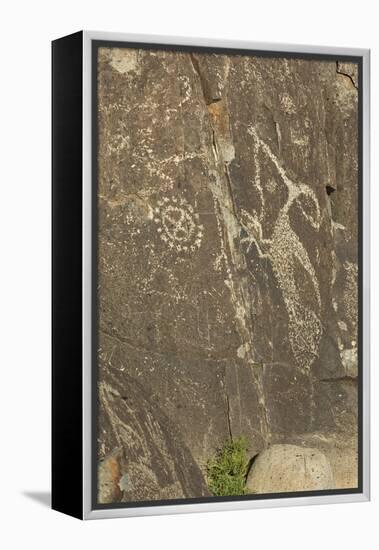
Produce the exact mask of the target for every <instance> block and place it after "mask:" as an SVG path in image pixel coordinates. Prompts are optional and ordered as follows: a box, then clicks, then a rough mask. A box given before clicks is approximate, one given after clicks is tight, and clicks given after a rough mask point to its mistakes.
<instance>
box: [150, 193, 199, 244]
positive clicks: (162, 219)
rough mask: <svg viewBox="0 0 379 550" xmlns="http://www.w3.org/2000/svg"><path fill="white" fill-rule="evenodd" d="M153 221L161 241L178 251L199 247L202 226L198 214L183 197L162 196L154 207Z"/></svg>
mask: <svg viewBox="0 0 379 550" xmlns="http://www.w3.org/2000/svg"><path fill="white" fill-rule="evenodd" d="M154 222H155V223H156V224H157V232H158V233H159V236H160V238H161V239H162V241H163V242H165V243H167V246H168V247H169V248H171V249H175V250H177V251H178V252H180V251H183V252H190V251H192V252H194V251H195V250H196V249H198V248H200V245H201V241H202V239H203V235H204V226H203V225H201V224H199V215H198V214H197V213H195V212H194V209H193V207H192V206H191V205H190V204H189V203H188V202H187V201H186V200H185V199H184V198H180V199H178V198H176V197H172V198H171V199H169V198H168V197H164V199H162V200H160V201H158V203H157V206H156V208H155V209H154Z"/></svg>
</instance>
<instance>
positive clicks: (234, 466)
mask: <svg viewBox="0 0 379 550" xmlns="http://www.w3.org/2000/svg"><path fill="white" fill-rule="evenodd" d="M247 448H248V444H247V439H246V438H245V437H239V438H238V439H233V440H229V441H227V442H226V443H225V444H224V446H223V447H222V448H221V449H219V450H218V452H217V453H216V455H215V456H214V457H212V458H211V459H210V460H208V462H207V480H208V487H209V490H210V491H211V493H212V494H213V495H215V496H231V495H244V494H245V493H246V474H247V468H248V465H249V459H248V456H247Z"/></svg>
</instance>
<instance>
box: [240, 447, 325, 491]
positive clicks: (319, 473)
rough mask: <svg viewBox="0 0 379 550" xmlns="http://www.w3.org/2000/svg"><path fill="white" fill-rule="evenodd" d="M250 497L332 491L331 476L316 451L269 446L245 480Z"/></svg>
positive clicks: (321, 456) (323, 456) (323, 457)
mask: <svg viewBox="0 0 379 550" xmlns="http://www.w3.org/2000/svg"><path fill="white" fill-rule="evenodd" d="M246 486H247V489H248V491H249V492H251V493H263V494H264V493H273V492H275V493H282V492H294V491H322V490H326V489H334V488H335V486H334V479H333V472H332V468H331V466H330V463H329V461H328V459H327V458H326V456H325V455H324V454H323V453H321V452H320V451H319V450H317V449H312V448H309V447H305V448H304V447H297V446H296V445H273V446H272V447H270V448H269V449H267V450H266V451H263V452H262V453H261V454H260V455H259V456H258V458H257V459H256V460H255V462H254V463H253V465H252V467H251V470H250V472H249V475H248V477H247V484H246Z"/></svg>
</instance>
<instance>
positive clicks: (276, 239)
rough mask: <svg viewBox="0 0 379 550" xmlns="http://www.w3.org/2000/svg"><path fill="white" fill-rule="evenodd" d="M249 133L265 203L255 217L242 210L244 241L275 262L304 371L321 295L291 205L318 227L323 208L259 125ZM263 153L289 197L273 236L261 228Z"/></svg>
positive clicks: (312, 349) (314, 345)
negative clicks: (298, 271) (308, 292)
mask: <svg viewBox="0 0 379 550" xmlns="http://www.w3.org/2000/svg"><path fill="white" fill-rule="evenodd" d="M248 133H249V134H250V135H251V136H252V137H253V140H254V153H255V158H254V163H255V180H254V185H255V187H256V189H257V190H258V193H259V197H260V199H261V205H260V208H259V211H258V210H254V211H253V214H252V215H251V214H249V213H248V212H247V211H246V210H243V209H242V210H241V219H240V222H241V226H242V228H243V230H244V231H245V233H246V234H247V236H245V237H243V238H242V239H241V242H242V243H247V251H249V250H250V248H251V246H252V245H253V244H255V246H256V249H257V251H258V254H259V255H260V257H264V258H268V259H269V260H270V261H271V264H272V267H273V270H274V273H275V276H276V279H277V281H278V285H279V287H280V289H281V291H282V295H283V299H284V302H285V305H286V309H287V313H288V318H289V328H288V330H289V339H290V343H291V348H292V352H293V354H294V356H295V359H296V362H297V363H298V365H299V366H300V367H302V368H304V369H306V368H309V367H310V366H311V364H312V362H313V361H314V359H315V357H317V353H318V346H319V342H320V338H321V334H322V326H321V321H320V318H319V317H320V311H321V297H320V290H319V283H318V281H317V277H316V273H315V270H314V267H313V265H312V263H311V261H310V258H309V255H308V252H307V250H306V249H305V247H304V245H303V243H302V242H301V240H300V239H299V237H298V235H297V234H296V232H295V231H294V230H293V229H292V227H291V223H290V217H289V212H290V209H291V207H293V206H294V205H296V206H297V207H298V208H299V209H300V211H301V213H302V215H303V217H304V222H305V223H308V224H310V225H311V227H313V228H314V229H319V226H320V221H321V214H320V207H319V203H318V200H317V197H316V195H315V193H314V192H313V191H312V189H310V188H309V187H308V186H307V185H305V184H303V183H296V182H294V181H292V180H291V179H290V178H289V177H288V176H287V174H286V173H285V171H284V170H283V168H282V166H281V165H280V164H279V162H278V159H277V158H276V157H275V155H274V154H273V152H272V151H271V149H270V147H269V146H268V145H267V144H266V143H265V142H263V141H262V140H261V139H260V138H259V137H258V134H257V132H256V129H255V128H254V127H252V126H250V127H249V130H248ZM259 154H263V155H265V157H266V159H269V160H270V161H271V162H272V164H273V165H274V167H275V168H276V172H277V174H278V176H279V177H280V179H281V180H282V182H283V183H284V184H285V185H286V188H287V193H288V195H287V200H286V202H285V204H284V206H283V207H282V208H281V210H280V212H279V215H278V217H277V220H276V222H275V225H274V229H273V231H272V234H271V236H270V237H265V236H264V235H263V228H262V224H263V219H264V214H265V198H264V192H263V187H262V183H261V172H260V164H259V159H258V155H259ZM278 184H279V182H278ZM295 261H297V263H298V264H300V265H301V267H302V268H303V269H304V270H305V271H306V273H307V275H308V278H309V279H310V280H311V282H312V287H313V292H314V298H315V302H316V304H317V307H316V311H312V310H311V309H310V308H309V307H307V306H305V305H304V304H303V303H302V302H301V300H300V298H299V291H301V289H300V288H299V287H298V283H297V282H296V279H295Z"/></svg>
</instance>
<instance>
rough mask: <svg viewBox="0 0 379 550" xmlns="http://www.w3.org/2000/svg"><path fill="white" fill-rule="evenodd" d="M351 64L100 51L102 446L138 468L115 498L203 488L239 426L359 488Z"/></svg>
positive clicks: (257, 440) (254, 441) (257, 443)
mask: <svg viewBox="0 0 379 550" xmlns="http://www.w3.org/2000/svg"><path fill="white" fill-rule="evenodd" d="M355 69H356V67H355V66H354V65H352V64H346V63H342V64H341V63H336V62H334V61H314V60H312V61H310V60H304V59H284V58H281V59H279V58H268V57H253V56H240V55H230V56H227V55H216V54H201V53H196V54H190V53H188V52H172V51H161V50H133V49H128V48H124V49H122V48H100V50H99V60H98V83H99V91H98V99H99V109H98V122H99V149H98V161H99V162H98V180H99V181H98V228H99V229H98V235H99V242H98V258H99V260H98V270H99V277H98V279H99V280H98V303H99V333H98V341H99V349H98V363H99V399H100V402H101V407H100V418H99V421H100V430H99V458H100V459H101V460H106V457H108V456H109V455H111V456H113V455H112V453H114V452H116V453H117V450H118V449H123V452H124V455H123V456H124V459H123V460H124V461H125V462H124V463H123V464H122V465H121V466H120V472H119V474H120V475H121V477H123V476H124V475H125V474H127V475H130V479H131V478H132V477H133V476H134V477H133V479H134V481H131V483H130V484H128V483H127V482H125V483H122V485H123V486H126V487H129V489H128V490H125V491H123V492H122V494H120V493H118V492H117V488H116V489H115V492H114V493H112V492H111V493H112V494H113V495H114V496H113V497H112V498H115V499H121V500H143V499H149V498H151V499H154V498H163V496H162V495H166V494H169V495H170V496H172V497H175V496H184V497H188V496H202V495H205V494H206V486H205V482H204V467H205V464H206V461H207V460H208V458H209V457H210V456H211V455H212V454H213V453H214V452H215V450H216V449H217V448H218V447H219V446H220V445H222V444H223V443H224V441H225V440H226V439H227V438H229V437H230V436H236V437H237V436H239V435H244V436H246V437H247V438H248V439H249V441H250V453H251V456H254V455H256V454H257V453H259V452H261V451H262V450H264V449H265V448H267V447H268V446H269V445H273V444H275V443H294V444H299V445H303V444H306V445H311V446H312V447H317V448H320V449H321V447H322V448H323V452H324V453H325V454H327V453H328V452H329V455H328V456H329V457H330V460H331V463H332V468H333V470H334V475H335V479H336V480H337V479H341V478H343V480H344V484H345V485H344V486H345V487H355V486H356V485H357V468H356V461H353V462H352V463H351V462H349V463H348V464H347V465H345V470H344V471H345V474H343V476H340V478H339V477H338V472H337V471H336V470H338V468H339V467H340V465H341V460H338V457H337V455H336V452H335V449H336V448H340V449H341V448H343V445H345V443H344V442H346V441H348V442H349V446H348V449H347V451H349V452H348V453H347V455H346V456H350V457H354V456H356V447H357V345H358V344H357V342H358V337H357V295H358V294H357V271H358V270H357V258H358V252H357V231H358V230H357V207H358V200H357V187H358V144H357V108H358V107H357V106H358V103H357V97H358V91H357V78H358V77H357V73H356V70H355ZM136 388H139V390H138V391H137V390H136ZM115 392H116V393H115ZM117 392H118V395H119V396H117ZM139 392H141V393H139ZM124 394H125V395H127V396H128V395H131V396H132V402H133V405H132V406H131V407H128V406H127V401H126V402H125V401H123V399H122V397H120V396H123V395H124ZM139 395H141V396H142V398H141V400H139V399H138V396H139ZM129 425H131V428H130V427H129ZM132 433H134V435H132ZM116 434H117V435H116ZM137 434H138V435H137ZM174 434H179V435H180V437H179V435H174ZM307 441H308V442H309V441H311V443H307ZM131 471H134V472H135V474H133V475H132V474H131V473H130V472H131ZM128 472H129V473H128ZM101 475H103V474H101ZM116 477H117V476H116ZM120 479H121V478H120ZM123 479H124V481H125V479H126V480H127V479H128V478H123ZM137 479H140V480H145V481H146V482H141V483H142V485H141V484H140V483H139V482H137ZM117 483H119V480H118V481H117ZM104 487H105V485H104ZM107 491H108V492H107ZM105 493H107V494H110V493H109V487H108V489H107V490H106V491H105ZM104 498H110V497H108V496H104Z"/></svg>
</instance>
